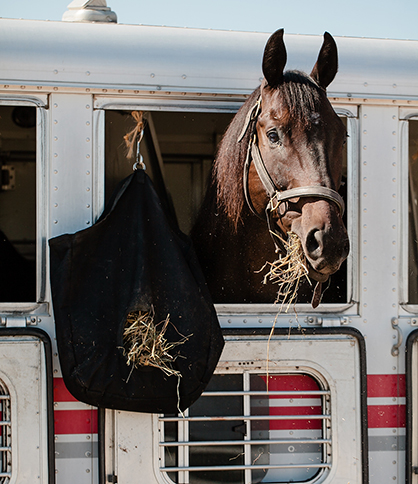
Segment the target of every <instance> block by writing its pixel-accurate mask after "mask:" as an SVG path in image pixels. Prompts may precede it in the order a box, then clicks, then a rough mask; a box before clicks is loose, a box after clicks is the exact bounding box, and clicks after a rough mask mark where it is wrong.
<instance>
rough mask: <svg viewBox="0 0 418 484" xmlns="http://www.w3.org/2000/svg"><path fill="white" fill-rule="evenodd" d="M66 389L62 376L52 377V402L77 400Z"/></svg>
mask: <svg viewBox="0 0 418 484" xmlns="http://www.w3.org/2000/svg"><path fill="white" fill-rule="evenodd" d="M77 401H78V400H77V399H76V398H74V397H73V396H72V395H71V393H70V392H69V391H68V390H67V387H66V386H65V383H64V380H63V379H62V378H54V402H77Z"/></svg>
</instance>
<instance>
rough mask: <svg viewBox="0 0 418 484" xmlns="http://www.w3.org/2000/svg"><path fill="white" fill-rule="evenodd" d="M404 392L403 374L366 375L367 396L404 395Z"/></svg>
mask: <svg viewBox="0 0 418 484" xmlns="http://www.w3.org/2000/svg"><path fill="white" fill-rule="evenodd" d="M405 394H406V382H405V375H367V396H368V397H370V398H376V397H381V398H382V397H383V398H384V397H392V398H393V397H404V396H405Z"/></svg>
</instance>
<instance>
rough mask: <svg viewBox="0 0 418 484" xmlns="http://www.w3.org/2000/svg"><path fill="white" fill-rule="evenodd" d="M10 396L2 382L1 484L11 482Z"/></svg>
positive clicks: (0, 426) (0, 384) (0, 385)
mask: <svg viewBox="0 0 418 484" xmlns="http://www.w3.org/2000/svg"><path fill="white" fill-rule="evenodd" d="M10 413H11V412H10V394H9V391H8V389H7V387H6V385H5V384H4V383H3V382H2V381H0V466H1V467H0V483H1V484H7V483H8V482H10V478H11V475H12V474H11V471H12V446H11V433H12V429H11V415H10Z"/></svg>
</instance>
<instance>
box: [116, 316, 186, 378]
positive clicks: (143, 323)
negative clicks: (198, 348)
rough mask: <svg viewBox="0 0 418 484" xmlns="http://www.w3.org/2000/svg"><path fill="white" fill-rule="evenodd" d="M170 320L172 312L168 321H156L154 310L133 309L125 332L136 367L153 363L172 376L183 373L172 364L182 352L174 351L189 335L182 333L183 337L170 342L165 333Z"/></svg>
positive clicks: (128, 354) (130, 358)
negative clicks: (175, 353)
mask: <svg viewBox="0 0 418 484" xmlns="http://www.w3.org/2000/svg"><path fill="white" fill-rule="evenodd" d="M169 324H172V323H171V322H170V315H168V316H167V318H166V319H165V321H161V322H160V323H157V324H155V323H154V312H153V311H152V310H150V311H147V312H145V311H133V312H130V313H129V314H128V316H127V319H126V322H125V329H124V332H123V344H124V349H125V356H126V359H127V361H126V363H127V365H128V366H129V365H132V369H134V368H138V367H140V366H153V367H155V368H159V369H160V370H161V371H163V372H164V373H165V374H166V375H168V376H171V375H175V376H177V377H180V376H181V373H180V372H179V371H178V370H175V369H174V368H173V367H172V364H173V362H174V361H175V360H176V358H177V356H178V355H174V356H173V354H171V351H172V350H173V348H175V347H176V346H179V345H181V344H183V343H185V342H186V341H187V339H188V337H187V336H183V335H180V336H181V339H180V340H179V341H176V342H174V343H170V342H168V341H167V339H166V338H165V333H166V331H167V327H168V325H169ZM179 334H180V333H179Z"/></svg>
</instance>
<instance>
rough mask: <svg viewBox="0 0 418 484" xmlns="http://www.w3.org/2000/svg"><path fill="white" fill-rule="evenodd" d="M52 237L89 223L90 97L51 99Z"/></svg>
mask: <svg viewBox="0 0 418 484" xmlns="http://www.w3.org/2000/svg"><path fill="white" fill-rule="evenodd" d="M50 116H51V143H50V145H51V148H50V150H51V169H50V171H51V175H50V184H51V195H50V207H51V208H50V223H51V229H50V231H51V236H52V237H53V236H55V235H60V234H62V233H66V232H76V231H77V230H81V229H83V228H87V227H90V226H91V223H92V193H93V185H92V183H93V175H92V170H93V168H92V158H93V148H92V145H93V143H92V133H93V127H92V125H93V108H92V97H91V96H90V95H86V94H84V95H83V94H81V95H66V94H63V95H60V94H54V95H52V96H51V112H50Z"/></svg>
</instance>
